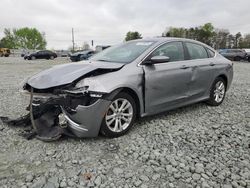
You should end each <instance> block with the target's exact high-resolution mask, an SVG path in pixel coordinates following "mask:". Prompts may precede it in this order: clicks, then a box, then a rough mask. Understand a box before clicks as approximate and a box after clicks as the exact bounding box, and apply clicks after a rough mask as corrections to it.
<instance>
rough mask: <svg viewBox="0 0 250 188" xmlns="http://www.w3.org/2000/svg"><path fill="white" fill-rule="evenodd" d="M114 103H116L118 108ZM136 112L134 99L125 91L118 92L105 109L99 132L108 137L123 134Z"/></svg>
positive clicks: (128, 127)
mask: <svg viewBox="0 0 250 188" xmlns="http://www.w3.org/2000/svg"><path fill="white" fill-rule="evenodd" d="M116 104H118V108H117V106H116ZM122 106H123V107H124V108H123V110H122V109H121V107H122ZM112 109H113V110H112ZM136 112H137V109H136V104H135V101H134V99H133V98H132V97H131V96H130V95H129V94H127V93H124V92H121V93H119V94H118V95H116V96H115V97H114V98H113V99H112V102H111V104H110V106H109V107H108V109H107V112H106V114H105V116H104V118H103V120H102V125H101V129H100V133H101V134H102V135H104V136H106V137H110V138H114V137H119V136H122V135H124V134H125V133H127V132H128V130H129V129H130V128H131V127H132V126H133V123H134V121H135V119H136ZM125 114H126V115H125ZM112 116H115V117H112ZM125 120H127V121H125Z"/></svg>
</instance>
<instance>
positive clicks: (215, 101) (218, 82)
mask: <svg viewBox="0 0 250 188" xmlns="http://www.w3.org/2000/svg"><path fill="white" fill-rule="evenodd" d="M225 95H226V81H225V80H224V79H223V78H221V77H217V78H216V79H215V81H214V82H213V85H212V87H211V89H210V98H209V99H208V101H207V104H208V105H210V106H219V105H220V104H221V103H222V102H223V100H224V98H225Z"/></svg>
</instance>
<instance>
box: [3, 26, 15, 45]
mask: <svg viewBox="0 0 250 188" xmlns="http://www.w3.org/2000/svg"><path fill="white" fill-rule="evenodd" d="M14 32H15V30H14V31H13V32H12V31H11V30H10V29H4V35H5V37H3V38H2V39H1V41H0V46H1V47H4V48H13V49H15V48H17V43H16V39H15V35H14Z"/></svg>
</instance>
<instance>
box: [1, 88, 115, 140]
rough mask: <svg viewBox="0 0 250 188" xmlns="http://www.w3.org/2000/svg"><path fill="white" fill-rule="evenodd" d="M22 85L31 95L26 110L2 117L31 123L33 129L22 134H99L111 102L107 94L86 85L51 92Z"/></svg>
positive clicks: (52, 136)
mask: <svg viewBox="0 0 250 188" xmlns="http://www.w3.org/2000/svg"><path fill="white" fill-rule="evenodd" d="M25 87H26V88H25V89H26V93H29V94H30V104H29V106H28V107H27V110H28V111H29V113H28V114H27V115H26V116H23V117H21V118H18V119H16V120H10V119H8V118H3V117H2V118H1V119H2V121H3V122H5V123H7V124H9V125H16V126H21V125H23V126H30V127H31V128H32V130H31V131H30V133H29V134H28V136H27V134H25V136H26V137H28V138H31V137H32V136H36V137H37V138H38V139H40V140H43V141H52V140H57V139H58V138H60V137H61V136H62V135H67V136H76V137H96V136H98V133H99V130H100V126H101V123H102V119H103V117H104V115H105V113H106V109H107V108H108V106H109V105H110V103H111V102H110V100H109V96H110V95H109V94H106V93H97V92H91V91H88V90H87V89H86V88H80V89H79V88H78V89H71V90H68V89H55V90H53V93H46V92H45V91H46V90H43V91H41V90H37V89H34V88H32V87H30V86H28V87H27V85H26V86H25ZM27 90H28V92H27ZM42 92H43V93H42Z"/></svg>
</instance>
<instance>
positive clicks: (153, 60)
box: [144, 55, 170, 65]
mask: <svg viewBox="0 0 250 188" xmlns="http://www.w3.org/2000/svg"><path fill="white" fill-rule="evenodd" d="M169 60H170V58H169V57H167V56H161V55H159V56H153V57H152V58H151V59H150V60H147V61H145V62H144V64H145V65H153V64H156V63H166V62H169Z"/></svg>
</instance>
